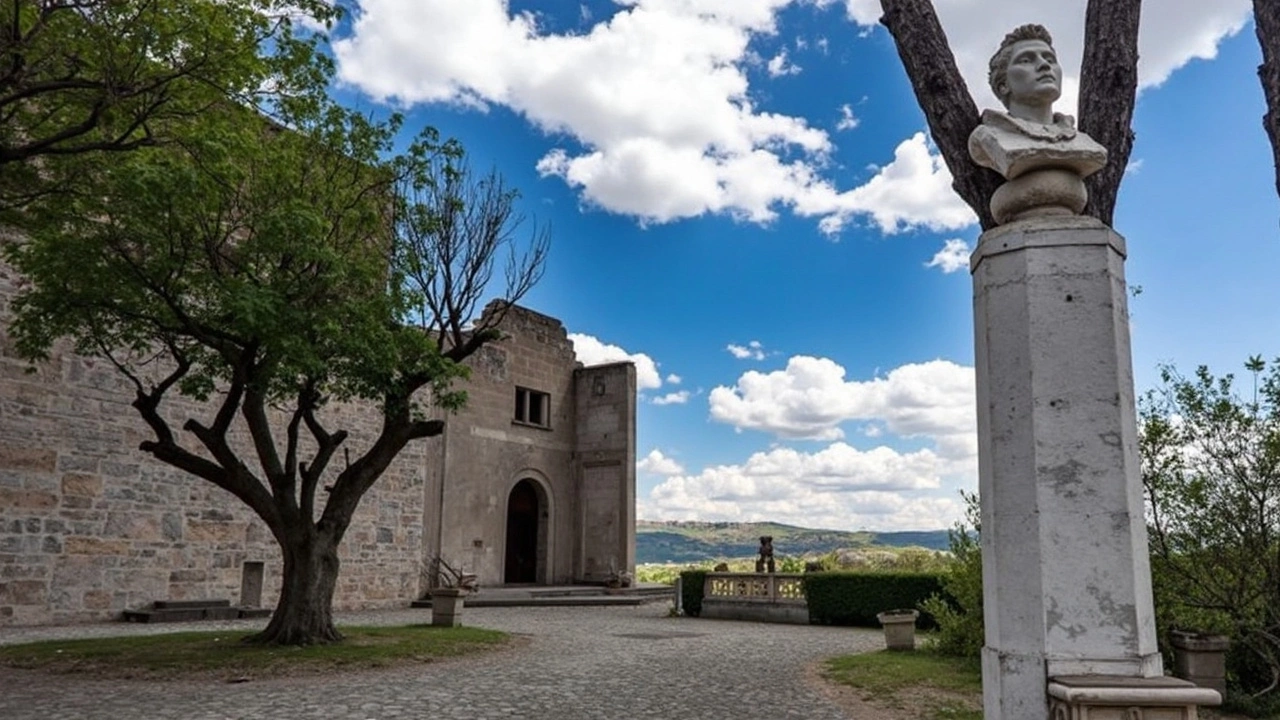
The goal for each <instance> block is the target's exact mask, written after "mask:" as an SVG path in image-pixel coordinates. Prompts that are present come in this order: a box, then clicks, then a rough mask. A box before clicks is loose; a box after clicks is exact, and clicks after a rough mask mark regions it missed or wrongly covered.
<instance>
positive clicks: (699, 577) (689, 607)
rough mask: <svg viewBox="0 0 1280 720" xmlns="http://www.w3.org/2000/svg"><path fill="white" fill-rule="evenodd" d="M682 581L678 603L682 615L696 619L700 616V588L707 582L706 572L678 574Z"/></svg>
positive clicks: (693, 571) (692, 571)
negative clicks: (682, 610) (682, 611)
mask: <svg viewBox="0 0 1280 720" xmlns="http://www.w3.org/2000/svg"><path fill="white" fill-rule="evenodd" d="M680 579H681V580H682V581H683V585H682V588H683V591H682V592H681V597H680V603H681V607H683V608H684V614H685V615H688V616H689V617H698V616H699V615H701V614H702V586H703V585H704V584H705V583H706V581H707V571H706V570H685V571H684V572H682V573H680Z"/></svg>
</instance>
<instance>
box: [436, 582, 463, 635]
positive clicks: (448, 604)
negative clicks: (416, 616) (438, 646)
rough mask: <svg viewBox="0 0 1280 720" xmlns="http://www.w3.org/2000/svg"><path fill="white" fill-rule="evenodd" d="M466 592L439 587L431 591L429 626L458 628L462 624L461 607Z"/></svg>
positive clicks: (459, 589)
mask: <svg viewBox="0 0 1280 720" xmlns="http://www.w3.org/2000/svg"><path fill="white" fill-rule="evenodd" d="M466 594H467V591H466V590H462V589H461V588H453V587H439V588H435V589H433V590H432V591H431V624H432V625H436V626H440V627H458V626H459V625H461V624H462V605H463V597H464V596H465V595H466Z"/></svg>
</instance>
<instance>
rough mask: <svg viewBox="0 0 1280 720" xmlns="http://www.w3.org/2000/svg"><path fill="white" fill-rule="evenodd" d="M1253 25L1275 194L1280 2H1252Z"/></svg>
mask: <svg viewBox="0 0 1280 720" xmlns="http://www.w3.org/2000/svg"><path fill="white" fill-rule="evenodd" d="M1253 24H1254V27H1255V28H1256V29H1257V32H1258V44H1259V45H1261V46H1262V64H1261V65H1259V66H1258V79H1259V80H1261V81H1262V92H1263V94H1264V95H1265V96H1266V98H1267V114H1266V115H1265V116H1263V118H1262V126H1263V127H1264V128H1266V131H1267V138H1268V139H1270V140H1271V153H1272V157H1273V159H1274V162H1275V170H1276V192H1277V193H1280V3H1277V2H1276V0H1253Z"/></svg>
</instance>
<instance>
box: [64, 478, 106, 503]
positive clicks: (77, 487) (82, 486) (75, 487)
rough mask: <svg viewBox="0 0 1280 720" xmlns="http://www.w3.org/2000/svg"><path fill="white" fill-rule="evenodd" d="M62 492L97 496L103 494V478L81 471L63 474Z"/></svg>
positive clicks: (82, 495)
mask: <svg viewBox="0 0 1280 720" xmlns="http://www.w3.org/2000/svg"><path fill="white" fill-rule="evenodd" d="M62 494H63V495H76V496H81V497H97V496H98V495H101V494H102V478H100V477H98V476H97V475H88V474H85V473H79V472H74V473H66V474H64V475H63V476H62Z"/></svg>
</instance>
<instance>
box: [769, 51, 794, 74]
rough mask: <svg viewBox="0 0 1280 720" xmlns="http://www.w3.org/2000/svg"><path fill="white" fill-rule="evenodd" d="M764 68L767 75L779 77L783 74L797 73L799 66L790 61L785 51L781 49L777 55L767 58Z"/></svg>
mask: <svg viewBox="0 0 1280 720" xmlns="http://www.w3.org/2000/svg"><path fill="white" fill-rule="evenodd" d="M765 69H766V70H768V71H769V77H781V76H783V75H799V74H800V70H801V68H800V66H799V65H796V64H795V63H793V62H791V59H790V58H788V57H787V51H786V50H783V51H781V52H779V53H778V54H777V55H774V56H773V57H772V58H770V59H769V62H768V63H766V64H765Z"/></svg>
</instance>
